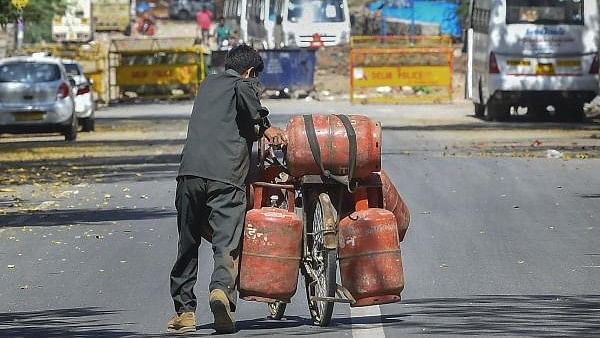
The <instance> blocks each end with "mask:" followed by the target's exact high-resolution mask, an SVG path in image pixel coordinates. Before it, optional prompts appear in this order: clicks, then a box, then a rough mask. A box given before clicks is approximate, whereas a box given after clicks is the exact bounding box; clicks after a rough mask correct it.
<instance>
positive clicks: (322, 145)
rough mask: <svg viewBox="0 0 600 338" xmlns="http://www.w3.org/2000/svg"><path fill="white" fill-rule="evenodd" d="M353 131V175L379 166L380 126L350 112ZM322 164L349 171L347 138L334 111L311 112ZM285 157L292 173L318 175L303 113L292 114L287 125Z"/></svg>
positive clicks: (339, 172)
mask: <svg viewBox="0 0 600 338" xmlns="http://www.w3.org/2000/svg"><path fill="white" fill-rule="evenodd" d="M348 117H349V118H350V122H351V123H352V126H353V127H354V130H355V132H356V143H357V154H356V166H355V169H354V177H356V178H360V177H365V176H368V175H369V174H370V173H371V172H373V171H379V170H381V126H380V125H379V123H378V122H375V121H373V120H371V119H369V118H368V117H366V116H360V115H349V116H348ZM312 120H313V124H314V126H315V132H316V135H317V140H318V142H319V149H320V152H321V160H322V162H323V167H324V168H325V169H326V170H329V171H331V173H332V174H334V175H347V174H348V160H349V151H348V148H349V142H348V136H347V133H346V129H345V128H344V125H343V124H342V121H341V120H340V119H339V118H338V117H337V116H335V115H312ZM287 134H288V145H287V154H286V160H287V165H288V169H289V171H290V174H291V175H292V176H295V177H300V176H303V175H319V174H321V169H320V167H319V165H318V164H317V163H316V162H315V159H314V157H313V154H312V151H311V150H310V145H309V143H308V138H307V136H306V129H305V126H304V118H303V116H295V117H293V118H292V119H291V120H290V122H289V123H288V125H287Z"/></svg>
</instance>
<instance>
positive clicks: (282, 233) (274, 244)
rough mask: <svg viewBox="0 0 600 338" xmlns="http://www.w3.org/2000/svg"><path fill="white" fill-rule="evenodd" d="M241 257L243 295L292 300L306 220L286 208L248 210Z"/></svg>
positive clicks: (262, 300)
mask: <svg viewBox="0 0 600 338" xmlns="http://www.w3.org/2000/svg"><path fill="white" fill-rule="evenodd" d="M242 240H243V242H242V254H241V258H240V275H239V276H240V284H239V293H240V298H242V299H245V300H253V301H259V302H273V301H275V300H279V301H283V302H289V300H290V298H291V297H292V296H293V295H294V294H295V293H296V284H297V281H298V269H299V267H300V255H301V245H302V221H301V220H300V218H299V217H298V216H297V215H296V214H294V213H292V212H289V211H287V210H285V209H279V208H261V209H252V210H250V211H248V212H247V213H246V223H245V227H244V234H243V239H242Z"/></svg>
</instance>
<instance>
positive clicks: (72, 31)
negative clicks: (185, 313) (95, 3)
mask: <svg viewBox="0 0 600 338" xmlns="http://www.w3.org/2000/svg"><path fill="white" fill-rule="evenodd" d="M65 5H66V10H65V13H64V14H63V15H56V16H54V19H53V20H52V38H53V39H54V41H57V42H89V41H91V40H92V39H93V38H94V28H93V20H92V2H91V0H69V1H67V2H66V4H65Z"/></svg>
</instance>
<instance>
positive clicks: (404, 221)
mask: <svg viewBox="0 0 600 338" xmlns="http://www.w3.org/2000/svg"><path fill="white" fill-rule="evenodd" d="M379 176H380V177H381V190H382V193H383V208H384V209H386V210H389V211H391V212H392V213H393V214H394V216H396V224H397V225H398V235H399V237H400V242H402V241H403V240H404V236H405V235H406V230H408V224H409V223H410V211H409V210H408V207H407V206H406V203H404V200H402V197H400V193H398V190H396V187H395V186H394V183H392V180H390V177H389V176H388V175H387V174H386V172H385V171H383V170H381V172H380V173H379Z"/></svg>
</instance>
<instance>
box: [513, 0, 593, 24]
mask: <svg viewBox="0 0 600 338" xmlns="http://www.w3.org/2000/svg"><path fill="white" fill-rule="evenodd" d="M506 4H507V11H506V23H507V24H513V23H531V24H540V25H559V24H568V25H583V1H582V0H507V1H506Z"/></svg>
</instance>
